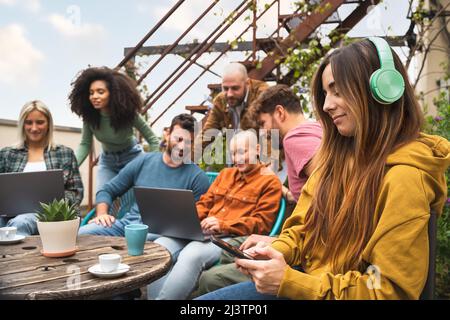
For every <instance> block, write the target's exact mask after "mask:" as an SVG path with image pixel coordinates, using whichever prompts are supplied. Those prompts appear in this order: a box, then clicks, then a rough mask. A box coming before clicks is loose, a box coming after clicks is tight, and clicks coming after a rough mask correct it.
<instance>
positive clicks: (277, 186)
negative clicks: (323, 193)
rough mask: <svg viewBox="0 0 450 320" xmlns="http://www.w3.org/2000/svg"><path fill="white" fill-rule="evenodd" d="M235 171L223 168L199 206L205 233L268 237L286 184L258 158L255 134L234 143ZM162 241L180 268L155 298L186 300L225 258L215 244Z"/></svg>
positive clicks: (158, 285)
mask: <svg viewBox="0 0 450 320" xmlns="http://www.w3.org/2000/svg"><path fill="white" fill-rule="evenodd" d="M230 150H231V158H232V161H233V164H234V167H232V168H225V169H223V170H222V171H221V172H220V174H219V175H218V176H217V178H216V179H215V180H214V182H213V184H212V185H211V186H210V188H209V189H208V191H207V192H206V193H205V194H204V195H203V196H202V197H201V198H200V200H199V201H198V202H197V211H198V215H199V219H200V221H201V227H202V229H203V232H204V233H205V234H221V235H225V237H224V238H223V239H224V240H225V241H227V240H229V239H230V238H231V237H232V236H243V235H250V234H252V233H258V234H268V233H269V232H270V229H271V227H272V224H273V222H274V221H275V217H276V215H277V212H278V209H279V203H280V199H281V183H280V181H279V179H278V178H277V177H276V176H275V175H274V174H273V172H272V171H270V170H268V169H267V168H266V166H265V165H263V164H261V163H260V162H259V160H258V154H259V144H258V143H257V136H256V134H255V132H254V131H250V130H249V131H241V132H239V133H237V134H236V135H234V136H233V138H232V139H231V142H230ZM155 242H156V243H159V244H160V245H162V246H164V247H166V248H167V249H168V250H169V251H170V252H171V254H172V258H173V260H174V265H173V267H172V270H171V271H169V273H168V274H167V275H166V276H164V277H163V278H161V279H159V280H157V281H155V282H153V283H152V284H150V285H149V286H148V297H149V298H151V299H158V300H159V299H161V300H172V299H178V300H180V299H186V298H188V297H189V295H190V294H191V292H192V290H193V289H194V288H195V286H196V284H197V279H198V278H199V276H200V274H201V272H202V271H203V269H204V268H209V267H211V266H212V265H213V264H214V263H216V262H217V260H218V259H219V257H220V254H221V251H222V250H221V248H220V247H218V246H216V245H215V244H213V243H212V242H210V241H207V242H200V241H190V240H183V239H176V238H170V237H161V238H158V239H157V240H156V241H155Z"/></svg>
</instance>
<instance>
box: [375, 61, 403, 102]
mask: <svg viewBox="0 0 450 320" xmlns="http://www.w3.org/2000/svg"><path fill="white" fill-rule="evenodd" d="M370 90H371V92H372V96H373V98H374V99H375V100H376V101H378V102H379V103H382V104H391V103H393V102H395V101H397V100H398V99H400V98H401V96H402V95H403V92H404V91H405V81H404V80H403V77H402V75H401V73H400V72H398V71H397V70H395V69H378V70H376V71H375V72H374V73H372V75H371V76H370Z"/></svg>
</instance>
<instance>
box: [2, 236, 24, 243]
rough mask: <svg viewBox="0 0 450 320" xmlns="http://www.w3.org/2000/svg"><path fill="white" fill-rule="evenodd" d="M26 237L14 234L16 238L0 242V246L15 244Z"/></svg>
mask: <svg viewBox="0 0 450 320" xmlns="http://www.w3.org/2000/svg"><path fill="white" fill-rule="evenodd" d="M25 238H26V237H25V236H24V235H21V234H16V236H15V237H14V239H8V240H0V244H12V243H17V242H20V241H22V240H23V239H25Z"/></svg>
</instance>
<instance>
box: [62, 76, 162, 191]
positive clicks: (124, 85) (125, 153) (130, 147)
mask: <svg viewBox="0 0 450 320" xmlns="http://www.w3.org/2000/svg"><path fill="white" fill-rule="evenodd" d="M69 100H70V104H71V110H72V112H74V113H76V114H77V115H78V116H80V117H81V118H82V119H83V132H82V138H81V143H80V146H79V147H78V149H77V151H76V158H77V161H78V164H79V165H80V166H81V164H82V163H83V161H84V160H85V159H86V157H87V155H88V154H89V151H90V149H91V145H92V139H93V136H95V138H96V139H97V140H98V141H100V143H101V144H102V149H103V152H102V153H101V154H100V160H99V169H98V175H97V190H99V189H100V188H101V187H102V186H103V185H104V184H105V183H106V182H108V181H110V180H111V179H112V178H114V177H115V176H116V175H117V174H118V173H119V171H120V170H121V169H122V168H123V167H124V166H125V165H126V164H127V163H129V162H130V161H131V160H133V159H134V158H135V157H137V156H138V155H140V154H142V153H143V149H142V146H141V145H140V144H138V142H137V139H136V137H135V136H134V133H133V128H136V129H137V130H138V131H139V132H140V133H141V134H142V135H143V137H144V139H145V140H146V141H147V142H148V144H149V146H150V151H158V148H159V141H158V138H157V137H156V135H155V134H154V133H153V131H152V129H151V128H150V127H149V126H148V125H147V123H146V122H145V120H144V118H143V117H142V116H141V115H140V110H141V108H142V100H141V97H140V95H139V92H138V91H137V89H136V83H135V82H134V81H133V80H132V79H131V78H129V77H128V76H126V75H124V74H122V73H120V72H117V71H114V70H111V69H109V68H107V67H100V68H88V69H86V70H83V71H81V73H80V74H79V76H78V77H77V78H76V80H75V81H74V82H73V83H72V92H71V93H70V95H69Z"/></svg>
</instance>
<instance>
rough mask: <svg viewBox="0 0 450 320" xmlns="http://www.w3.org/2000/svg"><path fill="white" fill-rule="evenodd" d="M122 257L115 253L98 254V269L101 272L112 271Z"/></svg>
mask: <svg viewBox="0 0 450 320" xmlns="http://www.w3.org/2000/svg"><path fill="white" fill-rule="evenodd" d="M121 260H122V257H121V256H120V254H117V253H108V254H101V255H99V256H98V261H99V262H100V269H101V270H102V271H103V272H113V271H115V270H116V269H117V268H118V267H119V264H120V261H121Z"/></svg>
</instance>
